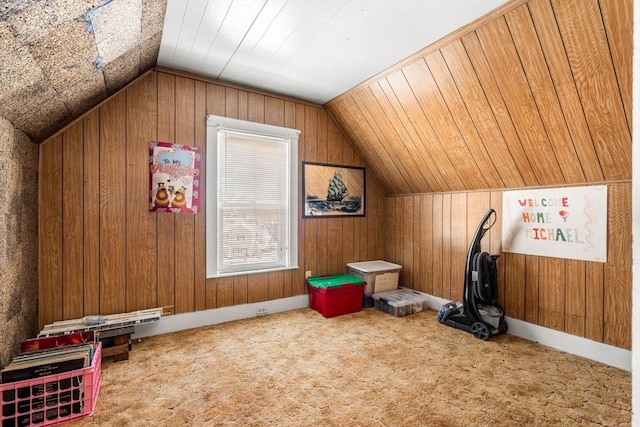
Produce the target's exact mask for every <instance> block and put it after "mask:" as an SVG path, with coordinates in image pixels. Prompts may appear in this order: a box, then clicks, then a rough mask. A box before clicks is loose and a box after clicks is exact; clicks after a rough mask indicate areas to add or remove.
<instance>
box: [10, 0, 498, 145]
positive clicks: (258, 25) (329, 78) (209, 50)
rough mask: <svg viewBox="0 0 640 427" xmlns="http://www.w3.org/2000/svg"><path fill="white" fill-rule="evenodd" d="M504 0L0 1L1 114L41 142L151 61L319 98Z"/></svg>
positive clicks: (324, 98)
mask: <svg viewBox="0 0 640 427" xmlns="http://www.w3.org/2000/svg"><path fill="white" fill-rule="evenodd" d="M505 1H507V0H447V1H442V0H421V1H415V0H377V1H374V2H372V1H369V0H330V1H327V0H305V1H297V0H293V1H292V0H168V1H167V0H55V1H50V0H7V1H3V2H1V3H0V116H2V117H4V118H5V119H7V120H9V121H10V122H11V123H12V124H13V125H14V126H15V127H16V128H17V129H20V130H22V131H23V132H25V133H26V134H27V135H28V136H29V137H30V138H31V139H33V140H34V141H36V142H42V141H43V140H44V139H46V138H47V137H49V136H50V135H51V134H52V133H54V132H56V131H57V130H59V129H60V128H61V127H62V126H64V125H66V124H67V123H69V122H71V121H72V120H73V119H75V118H76V117H78V116H79V115H81V114H82V113H84V112H85V111H87V110H88V109H90V108H91V107H93V106H94V105H96V104H97V103H99V102H100V101H102V100H104V99H105V98H106V97H108V96H109V95H111V94H113V93H115V92H117V91H118V90H119V89H121V88H122V87H123V86H125V85H126V84H127V83H129V82H131V81H132V80H133V79H135V78H136V77H138V76H139V75H141V74H142V73H144V72H145V71H146V70H148V69H150V68H152V67H153V66H155V65H156V63H158V65H161V66H165V67H171V68H174V69H177V70H183V71H190V72H194V73H197V74H200V75H202V76H208V77H214V78H217V79H221V80H226V81H230V82H235V83H240V84H243V85H246V86H249V87H254V88H260V89H265V90H268V91H270V92H274V93H279V94H284V95H290V96H293V97H296V98H299V99H304V100H308V101H313V102H318V103H324V102H326V101H327V100H329V99H330V98H332V97H334V96H336V95H339V94H341V93H343V92H345V91H346V90H348V89H350V88H351V87H353V86H355V85H356V84H357V83H360V82H361V81H363V80H366V79H367V78H369V77H371V76H373V75H375V74H377V73H379V72H381V71H383V70H385V69H386V68H388V67H389V66H390V65H392V64H394V63H396V62H397V61H399V60H401V59H403V58H406V57H407V56H409V55H411V54H413V53H415V52H416V51H418V50H420V49H421V48H423V47H424V46H426V45H429V44H431V43H432V42H433V41H435V40H437V39H439V38H441V37H443V36H445V35H446V34H448V33H450V32H452V31H454V30H455V29H457V28H459V27H460V26H462V25H465V24H466V23H468V22H470V21H473V20H474V19H476V18H478V17H479V16H481V15H483V14H485V13H487V12H489V11H490V10H491V9H493V8H494V7H496V6H498V5H500V4H502V3H504V2H505ZM165 17H166V19H165ZM161 46H162V48H161ZM159 51H160V53H161V54H160V56H161V58H160V60H159V61H157V60H158V54H159Z"/></svg>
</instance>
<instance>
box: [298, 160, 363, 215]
mask: <svg viewBox="0 0 640 427" xmlns="http://www.w3.org/2000/svg"><path fill="white" fill-rule="evenodd" d="M366 184H367V181H366V171H365V168H363V167H357V166H343V165H334V164H329V163H315V162H302V192H303V193H302V205H303V206H302V217H303V218H319V217H342V216H365V213H366V200H365V198H366Z"/></svg>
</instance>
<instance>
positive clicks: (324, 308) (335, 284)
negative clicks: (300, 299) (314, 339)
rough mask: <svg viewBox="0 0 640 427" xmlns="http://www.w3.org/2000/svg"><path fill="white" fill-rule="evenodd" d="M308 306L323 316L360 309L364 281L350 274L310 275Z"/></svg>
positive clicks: (337, 314)
mask: <svg viewBox="0 0 640 427" xmlns="http://www.w3.org/2000/svg"><path fill="white" fill-rule="evenodd" d="M307 286H308V288H309V307H311V308H312V309H314V310H316V311H317V312H319V313H320V314H322V315H323V316H324V317H333V316H339V315H341V314H347V313H355V312H356V311H360V310H362V295H363V292H364V281H363V280H362V279H361V278H359V277H357V276H354V275H352V274H344V275H334V276H319V277H310V278H308V279H307Z"/></svg>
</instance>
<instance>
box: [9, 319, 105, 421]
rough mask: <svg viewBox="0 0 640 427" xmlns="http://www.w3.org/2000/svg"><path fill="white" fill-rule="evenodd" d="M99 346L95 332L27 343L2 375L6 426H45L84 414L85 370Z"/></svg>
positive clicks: (58, 336) (28, 341)
mask: <svg viewBox="0 0 640 427" xmlns="http://www.w3.org/2000/svg"><path fill="white" fill-rule="evenodd" d="M98 345H99V343H98V341H97V333H95V332H94V331H82V332H76V333H70V334H65V335H57V336H52V337H44V338H33V339H29V340H26V341H24V342H23V343H22V345H21V353H20V354H19V355H17V356H16V357H14V358H13V360H12V361H11V363H10V364H9V365H7V366H6V367H5V368H4V369H2V371H0V383H1V384H2V385H1V386H0V390H2V399H1V400H2V421H3V425H5V423H6V422H7V421H10V420H13V421H15V422H16V424H15V425H32V424H41V425H42V424H43V423H44V424H47V423H48V422H50V421H52V420H58V419H60V418H65V417H70V416H72V415H73V414H82V413H83V411H84V402H85V396H84V373H85V372H87V371H86V370H84V371H83V370H82V369H83V368H88V367H90V366H91V364H92V360H93V356H94V354H95V352H96V351H97V349H98ZM12 383H13V384H14V385H15V387H11V384H12ZM5 384H7V385H8V386H5ZM7 425H8V424H7Z"/></svg>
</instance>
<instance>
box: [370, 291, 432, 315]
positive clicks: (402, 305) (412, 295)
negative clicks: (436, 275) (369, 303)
mask: <svg viewBox="0 0 640 427" xmlns="http://www.w3.org/2000/svg"><path fill="white" fill-rule="evenodd" d="M373 300H374V304H375V306H376V308H377V309H378V310H380V311H384V312H386V313H389V314H391V315H392V316H395V317H402V316H406V315H408V314H413V313H418V312H421V311H424V310H426V309H427V302H428V300H429V295H427V294H425V293H422V292H418V291H414V290H413V289H407V288H398V289H394V290H392V291H385V292H380V293H377V294H373Z"/></svg>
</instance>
